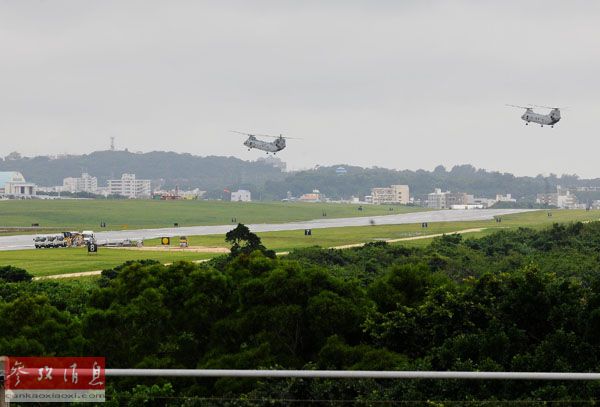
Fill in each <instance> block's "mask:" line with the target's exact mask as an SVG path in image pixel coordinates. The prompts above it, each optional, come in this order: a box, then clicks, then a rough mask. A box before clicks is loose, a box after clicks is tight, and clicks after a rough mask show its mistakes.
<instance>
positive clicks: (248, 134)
mask: <svg viewBox="0 0 600 407" xmlns="http://www.w3.org/2000/svg"><path fill="white" fill-rule="evenodd" d="M229 131H230V132H232V133H237V134H243V135H244V136H254V137H271V136H267V135H266V134H250V133H244V132H242V131H236V130H229Z"/></svg>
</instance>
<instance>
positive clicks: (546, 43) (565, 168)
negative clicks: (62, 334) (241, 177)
mask: <svg viewBox="0 0 600 407" xmlns="http://www.w3.org/2000/svg"><path fill="white" fill-rule="evenodd" d="M599 21H600V2H594V1H564V0H563V1H494V2H492V1H439V2H435V1H414V2H408V1H384V0H381V1H351V0H339V1H334V0H331V1H301V2H300V1H282V0H277V1H149V0H143V1H123V0H118V1H109V0H102V1H100V0H95V1H80V0H72V1H58V0H52V1H50V0H38V1H27V0H19V1H17V0H12V1H11V0H6V1H2V2H1V3H0V73H1V75H0V135H1V137H2V151H0V155H2V156H4V155H6V154H8V153H9V152H10V151H13V150H17V151H19V152H21V153H24V154H26V155H33V154H48V153H50V154H57V153H88V152H91V151H94V150H98V149H107V148H108V145H109V137H111V136H114V137H116V145H117V148H125V147H126V148H128V149H129V150H130V151H138V150H140V151H152V150H172V151H178V152H189V153H192V154H196V155H233V156H237V157H240V158H242V159H255V158H256V157H259V156H261V155H262V153H259V152H256V151H252V152H248V151H246V150H245V149H244V147H243V146H242V145H241V143H242V141H243V137H238V136H237V135H235V134H232V133H228V130H241V131H250V132H252V131H254V132H259V133H273V134H278V133H280V132H282V133H284V134H286V135H288V136H291V137H302V138H303V140H290V141H289V142H288V148H287V149H286V150H284V151H282V152H281V153H279V156H280V157H281V158H282V159H283V160H284V161H286V162H287V163H288V165H289V166H290V167H291V168H306V167H312V166H313V165H315V164H321V165H324V164H337V163H348V164H356V165H362V166H373V165H376V166H382V167H389V168H398V169H405V168H408V169H417V168H425V169H432V168H433V167H434V166H435V165H437V164H443V165H445V166H447V167H451V166H452V165H455V164H464V163H471V164H473V165H475V166H477V167H482V168H487V169H492V170H499V171H508V172H513V173H516V174H519V175H536V174H538V173H550V172H554V173H557V174H562V173H569V174H572V173H577V174H578V175H580V176H582V177H600V168H599V166H598V162H599V160H598V151H599V149H600V132H599V128H600V115H599V114H598V113H599V112H600V92H599V91H600V77H599V75H600V44H599V40H600V23H599ZM505 103H514V104H528V103H533V104H542V105H553V106H554V105H556V106H569V107H570V109H569V110H567V111H565V112H563V120H562V121H561V122H560V123H559V124H558V125H557V126H556V127H555V128H554V129H550V128H546V127H544V128H540V127H539V126H531V125H530V126H527V127H526V126H524V123H523V122H522V121H521V120H520V119H519V116H520V115H521V113H522V112H521V111H520V110H518V109H512V108H508V107H504V104H505Z"/></svg>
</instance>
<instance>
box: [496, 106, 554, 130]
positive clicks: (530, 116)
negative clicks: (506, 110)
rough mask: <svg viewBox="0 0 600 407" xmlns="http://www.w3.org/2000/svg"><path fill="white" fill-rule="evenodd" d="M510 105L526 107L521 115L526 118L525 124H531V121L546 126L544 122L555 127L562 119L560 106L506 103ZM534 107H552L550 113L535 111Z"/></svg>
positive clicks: (520, 107) (523, 118)
mask: <svg viewBox="0 0 600 407" xmlns="http://www.w3.org/2000/svg"><path fill="white" fill-rule="evenodd" d="M506 106H510V107H518V108H519V109H525V113H523V115H522V116H521V119H522V120H525V125H526V126H527V125H529V122H534V123H537V124H539V125H540V126H541V127H544V124H546V125H548V126H550V127H554V125H555V124H556V123H558V121H559V120H560V109H561V108H560V107H548V106H538V105H530V106H529V107H527V106H517V105H506ZM534 107H541V108H544V109H550V112H549V113H548V114H541V113H536V112H534V111H533V108H534Z"/></svg>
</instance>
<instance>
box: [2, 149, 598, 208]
mask: <svg viewBox="0 0 600 407" xmlns="http://www.w3.org/2000/svg"><path fill="white" fill-rule="evenodd" d="M338 167H339V166H338V165H335V166H329V167H316V168H314V169H311V170H304V171H296V172H290V173H285V172H282V171H281V170H280V169H279V168H275V167H273V166H272V165H270V164H268V162H265V161H255V162H250V161H243V160H240V159H238V158H234V157H216V156H208V157H200V156H194V155H191V154H178V153H174V152H161V151H155V152H150V153H144V154H136V153H130V152H127V151H97V152H93V153H91V154H87V155H80V156H77V155H72V156H66V157H62V158H59V159H50V158H49V157H42V156H41V157H31V158H30V157H20V156H18V155H15V156H13V157H11V159H4V160H3V159H0V171H20V172H22V173H23V175H24V176H25V178H26V179H27V180H28V181H30V182H34V183H37V184H39V185H42V186H53V185H62V180H63V178H66V177H76V176H79V175H80V174H81V173H82V172H84V171H85V172H88V173H90V174H91V175H93V176H96V177H98V182H99V185H105V183H106V180H107V179H114V178H119V177H120V176H121V174H123V173H134V174H136V176H137V177H138V178H141V179H151V180H153V182H154V185H155V186H156V185H161V186H163V187H165V188H174V187H175V186H179V188H182V189H187V188H200V189H202V190H206V191H208V192H209V196H211V197H221V195H222V194H221V193H222V191H223V189H225V188H226V189H229V190H236V189H240V188H241V189H249V190H251V191H252V193H253V198H254V199H259V198H262V199H283V198H286V197H287V193H288V191H289V192H291V193H292V195H293V196H300V195H302V194H305V193H307V192H310V191H312V190H313V189H315V188H316V189H319V190H320V191H321V192H322V193H323V194H325V195H326V196H327V197H330V198H349V197H351V196H359V197H363V196H365V195H369V194H370V193H371V188H375V187H385V186H389V185H394V184H403V185H404V184H406V185H409V186H410V189H411V196H417V197H423V196H424V195H425V194H427V193H429V192H432V191H433V190H434V188H442V189H444V190H451V191H457V192H466V193H469V194H474V195H476V196H481V197H489V198H493V197H495V196H496V194H506V193H511V194H512V195H513V197H515V198H519V199H522V198H523V199H525V200H527V201H535V197H536V194H538V193H547V192H556V186H557V185H561V186H563V187H577V186H596V187H600V179H590V180H586V179H579V177H577V176H576V175H562V176H561V177H557V176H556V175H554V174H551V175H550V176H547V177H544V176H542V175H538V176H536V177H516V176H514V175H512V174H509V173H500V172H494V171H486V170H484V169H476V168H475V167H473V166H472V165H457V166H454V167H452V168H451V169H449V170H447V169H445V168H444V167H443V166H438V167H436V168H435V169H434V170H433V171H426V170H416V171H411V170H393V169H386V168H377V167H374V168H362V167H356V166H346V165H344V168H345V169H346V172H345V174H343V175H340V174H339V173H337V172H336V169H337V168H338ZM578 198H580V199H581V200H582V201H583V202H588V201H590V200H593V199H600V192H578Z"/></svg>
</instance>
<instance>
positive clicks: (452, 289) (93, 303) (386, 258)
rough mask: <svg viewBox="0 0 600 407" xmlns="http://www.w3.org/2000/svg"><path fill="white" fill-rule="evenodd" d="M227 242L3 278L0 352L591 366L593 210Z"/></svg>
mask: <svg viewBox="0 0 600 407" xmlns="http://www.w3.org/2000/svg"><path fill="white" fill-rule="evenodd" d="M230 241H231V242H232V243H233V245H234V250H233V251H232V254H231V255H229V256H223V257H220V258H217V259H215V260H212V261H211V262H209V263H204V264H192V263H186V262H180V263H175V264H173V265H171V266H163V265H161V264H158V263H156V262H154V261H144V262H129V263H126V264H123V265H121V266H119V267H117V268H115V269H113V270H106V271H105V272H104V273H103V276H102V278H101V279H99V280H95V281H81V282H77V281H71V282H56V281H33V282H31V281H29V280H28V279H24V281H21V282H14V280H11V279H8V280H6V279H5V280H6V281H4V280H2V279H0V354H12V355H90V354H94V355H104V356H106V358H107V363H108V365H109V367H114V368H117V367H122V368H125V367H140V368H141V367H146V368H153V367H154V368H240V369H247V368H295V369H367V370H369V369H385V370H398V369H399V370H409V369H411V370H492V371H494V370H495V371H573V372H585V371H599V370H600V359H599V358H598V355H600V336H599V335H598V332H599V329H600V261H599V260H600V258H599V256H598V253H600V223H598V222H596V223H589V224H581V223H576V224H569V225H554V226H553V227H551V228H548V229H546V230H542V231H534V230H530V229H519V230H514V231H500V232H496V233H494V234H491V235H489V236H487V237H484V238H481V239H464V238H463V237H461V236H460V235H447V236H443V237H440V238H436V239H435V240H434V241H433V243H432V244H431V245H430V246H428V247H425V248H406V247H403V246H400V245H388V244H385V243H382V242H378V243H372V244H368V245H366V246H364V247H362V248H355V249H349V250H333V249H320V248H308V249H302V250H296V251H294V252H292V253H291V254H290V255H289V256H287V257H281V258H271V257H268V256H266V255H265V254H267V255H268V254H269V253H268V251H267V250H266V249H265V248H264V247H262V245H261V243H260V240H255V239H254V238H253V237H252V234H251V232H249V231H247V230H245V229H244V228H243V227H239V230H238V232H237V233H236V234H235V236H230ZM236 245H237V246H236ZM252 247H254V248H256V250H254V251H252V250H251V248H252ZM9 271H10V273H11V274H10V275H22V273H21V272H18V273H17V274H14V273H15V271H18V270H9ZM108 393H109V395H110V397H111V403H113V405H141V404H136V403H139V402H140V400H146V402H147V404H144V405H165V404H168V403H171V405H182V404H183V403H184V400H185V403H187V405H211V402H210V401H208V400H206V399H202V398H204V397H224V398H227V399H233V400H237V401H235V402H234V401H231V402H230V403H232V404H231V405H261V404H264V399H281V398H285V399H295V400H306V399H319V400H329V399H338V400H354V401H358V400H367V401H368V400H372V401H376V400H432V401H433V402H435V400H464V401H466V400H517V399H518V400H530V401H535V400H563V401H564V400H574V399H575V400H580V401H590V400H596V399H598V398H599V397H600V386H599V385H598V384H597V383H593V382H590V383H575V382H572V383H564V382H518V383H515V382H513V383H511V382H493V383H490V382H457V381H443V380H440V381H368V380H367V381H343V380H230V379H211V380H208V379H207V380H184V379H182V380H159V381H140V380H131V379H122V380H111V383H110V388H109V390H108ZM161 397H167V398H161ZM178 397H183V399H182V398H178ZM243 400H246V401H243ZM248 400H258V401H254V402H253V401H248ZM148 403H149V404H148ZM274 404H275V405H280V404H281V405H284V403H279V404H278V403H277V402H274ZM109 405H110V404H109ZM214 405H222V402H221V401H214ZM475 405H477V404H475ZM485 405H490V404H485ZM492 405H493V404H492Z"/></svg>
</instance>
